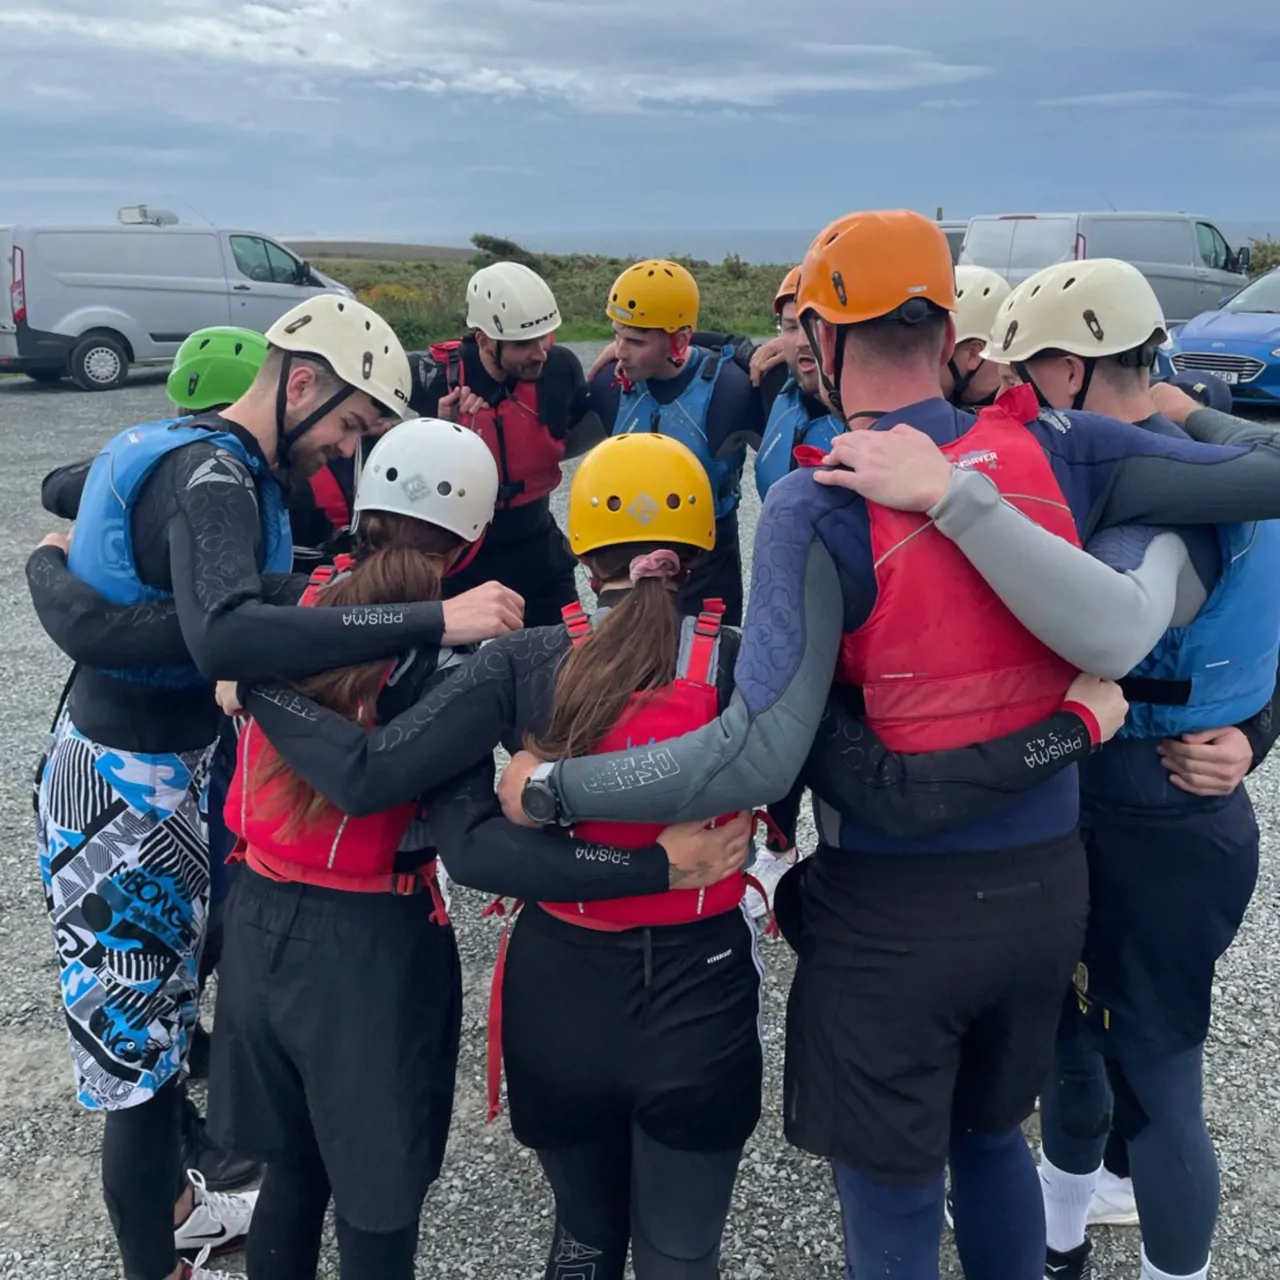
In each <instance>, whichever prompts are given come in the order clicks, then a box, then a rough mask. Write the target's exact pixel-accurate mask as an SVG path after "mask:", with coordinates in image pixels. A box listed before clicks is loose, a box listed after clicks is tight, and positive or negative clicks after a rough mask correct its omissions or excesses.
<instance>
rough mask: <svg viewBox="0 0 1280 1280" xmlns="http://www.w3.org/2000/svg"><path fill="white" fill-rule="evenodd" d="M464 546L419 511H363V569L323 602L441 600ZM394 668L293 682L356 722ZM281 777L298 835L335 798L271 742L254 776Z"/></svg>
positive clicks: (284, 804) (260, 779)
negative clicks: (449, 562)
mask: <svg viewBox="0 0 1280 1280" xmlns="http://www.w3.org/2000/svg"><path fill="white" fill-rule="evenodd" d="M460 545H461V539H460V538H458V537H457V535H456V534H452V533H449V532H448V531H446V530H444V529H440V528H438V527H437V526H436V525H433V524H427V523H426V522H425V521H423V520H415V519H414V518H413V517H412V516H403V515H396V514H394V513H392V512H388V511H366V512H364V513H363V514H362V515H361V517H360V524H359V528H358V531H357V534H356V564H355V567H354V568H353V569H352V570H351V572H350V573H347V574H344V575H343V576H342V577H340V578H337V579H335V580H334V582H333V583H332V584H331V585H330V586H328V587H326V588H325V589H324V590H323V592H322V593H321V595H320V598H319V599H318V600H317V601H316V607H317V608H322V609H323V608H350V607H351V606H353V605H378V604H407V603H412V602H414V601H420V600H438V599H440V595H441V580H440V565H439V561H440V558H441V557H442V556H445V555H448V554H449V552H451V551H454V550H455V549H456V548H457V547H459V546H460ZM386 671H387V659H385V658H384V659H379V660H378V661H376V662H362V663H358V664H356V665H355V666H350V667H338V668H336V669H335V670H333V671H322V672H321V673H320V674H319V675H314V676H307V677H306V678H305V679H302V680H295V681H290V682H289V683H290V687H291V688H294V689H296V690H297V691H298V692H299V693H301V694H305V695H306V696H307V697H308V698H313V699H314V700H315V701H316V702H318V703H320V704H321V706H324V707H328V708H329V710H330V711H336V712H338V714H339V715H342V716H345V717H346V718H347V719H348V720H355V721H357V722H358V723H361V724H370V723H372V721H373V717H374V714H375V710H376V707H377V702H378V694H379V693H380V691H381V686H382V681H383V677H384V676H385V674H386ZM274 778H280V779H282V781H281V783H280V785H279V788H278V791H277V793H276V799H277V803H275V804H273V805H272V809H271V812H273V813H279V814H280V815H282V816H283V817H284V818H285V821H284V823H283V824H282V826H281V829H280V834H281V836H282V837H283V838H284V839H286V840H288V839H294V838H296V837H297V836H298V835H300V834H301V833H302V832H303V831H304V830H305V829H306V828H307V827H308V826H310V825H311V823H313V822H314V821H315V819H316V818H317V817H318V816H319V814H320V813H322V812H323V811H324V809H325V807H326V805H327V804H328V801H327V800H325V798H324V797H323V796H322V795H321V794H320V793H319V792H318V791H316V789H315V788H314V787H313V786H311V784H310V783H309V782H307V781H306V780H305V779H303V778H302V777H300V776H299V775H298V774H297V773H295V772H294V771H293V769H291V768H290V767H289V765H287V764H286V763H285V762H284V760H283V759H282V758H281V757H280V756H279V754H277V752H276V751H275V749H274V748H273V747H272V746H271V744H270V743H269V742H266V741H265V740H264V741H263V752H262V757H261V761H260V763H259V767H258V769H257V771H256V775H255V778H254V781H255V782H256V783H258V784H265V783H268V782H270V781H271V780H272V779H274ZM246 782H247V779H246ZM268 816H270V815H268Z"/></svg>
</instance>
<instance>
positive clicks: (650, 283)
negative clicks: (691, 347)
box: [604, 258, 699, 333]
mask: <svg viewBox="0 0 1280 1280" xmlns="http://www.w3.org/2000/svg"><path fill="white" fill-rule="evenodd" d="M698 300H699V299H698V282H697V281H696V280H695V279H694V278H693V277H692V276H691V275H690V274H689V272H688V271H687V270H686V269H685V268H684V267H682V266H681V265H680V264H679V263H678V262H667V261H666V260H665V259H662V258H650V259H648V260H647V261H645V262H637V263H636V265H635V266H634V267H628V268H627V269H626V270H625V271H624V272H623V273H622V274H621V275H620V276H619V277H618V278H617V279H616V280H615V281H614V282H613V288H612V289H610V290H609V301H608V302H606V303H605V308H604V313H605V315H606V316H608V318H609V319H610V320H616V321H617V322H618V323H619V324H625V325H629V326H630V327H631V328H633V329H662V330H663V331H664V332H666V333H678V332H679V331H680V330H681V329H696V328H697V327H698Z"/></svg>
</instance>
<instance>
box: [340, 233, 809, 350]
mask: <svg viewBox="0 0 1280 1280" xmlns="http://www.w3.org/2000/svg"><path fill="white" fill-rule="evenodd" d="M472 242H473V243H474V244H475V246H476V248H477V249H478V250H479V251H480V253H479V254H478V255H477V257H476V258H475V259H474V260H473V262H388V261H377V260H370V261H366V260H364V259H354V258H329V259H317V261H316V264H315V265H316V267H317V268H318V269H319V270H321V271H323V272H324V273H325V274H326V275H329V276H333V277H334V278H335V279H337V280H341V281H342V283H343V284H345V285H347V286H348V287H349V288H351V289H354V290H355V292H356V294H357V296H358V297H359V298H360V300H361V301H362V302H365V303H367V304H368V305H369V306H371V307H373V308H374V310H375V311H377V312H378V313H379V314H380V315H382V316H384V317H385V318H386V320H387V321H388V322H389V323H390V324H391V326H392V327H393V328H394V329H395V331H396V333H397V334H398V335H399V337H400V341H401V342H403V343H404V344H405V347H406V348H407V349H408V350H410V351H414V350H421V349H422V348H423V347H424V346H426V345H427V344H428V343H430V342H438V341H441V340H443V339H448V338H456V337H458V336H460V335H461V334H462V332H463V330H464V328H465V326H466V286H467V281H468V280H469V279H470V278H471V274H472V272H473V271H474V270H475V265H476V264H480V265H483V264H484V262H488V261H495V262H496V261H498V260H500V258H506V259H508V260H512V261H524V262H525V263H526V264H527V265H529V266H532V267H534V269H535V270H536V271H538V272H539V273H540V274H541V275H542V276H543V277H544V278H545V279H546V281H547V283H548V284H549V285H550V286H551V288H552V289H553V290H554V291H555V295H556V301H557V302H558V303H559V304H560V312H561V314H562V315H563V316H564V324H563V325H562V326H561V327H560V329H559V330H558V331H557V333H556V337H557V338H559V339H560V340H561V341H574V340H579V341H580V340H585V339H606V338H608V337H610V336H611V333H612V329H611V327H610V324H609V321H608V320H606V319H605V315H604V301H605V297H606V296H607V294H608V291H609V287H610V285H612V284H613V282H614V280H616V279H617V277H618V275H619V274H620V273H621V271H622V270H623V268H624V267H627V266H630V265H631V263H632V262H633V261H634V259H631V258H608V257H601V256H599V255H595V254H542V255H538V256H535V255H533V254H530V253H528V252H527V251H526V250H524V249H522V248H521V247H520V246H519V245H518V244H515V243H514V242H513V241H509V240H502V239H500V238H499V237H496V236H482V235H477V236H475V237H473V241H472ZM677 260H678V261H681V262H682V263H683V265H685V266H686V267H688V268H689V270H690V271H692V272H693V274H694V277H695V278H696V279H697V281H698V289H699V291H700V293H701V295H702V306H701V315H700V317H699V321H698V322H699V324H700V325H701V327H702V328H704V329H718V330H723V331H725V332H731V333H741V334H748V335H760V334H766V333H771V332H772V331H773V327H774V318H773V295H774V293H775V292H776V291H777V288H778V284H779V282H780V281H781V280H782V277H783V276H784V275H785V274H786V272H787V267H785V266H758V265H754V264H752V263H748V262H743V261H742V260H741V259H740V258H739V257H738V256H737V255H736V254H730V255H729V257H727V258H726V259H725V260H724V262H723V263H720V264H718V265H713V264H711V263H708V262H701V261H698V260H697V259H677Z"/></svg>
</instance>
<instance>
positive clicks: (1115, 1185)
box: [1086, 1169, 1138, 1227]
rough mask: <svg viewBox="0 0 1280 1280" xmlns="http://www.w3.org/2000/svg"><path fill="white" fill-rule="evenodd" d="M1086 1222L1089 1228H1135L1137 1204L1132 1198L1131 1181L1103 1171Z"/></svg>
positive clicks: (1108, 1170)
mask: <svg viewBox="0 0 1280 1280" xmlns="http://www.w3.org/2000/svg"><path fill="white" fill-rule="evenodd" d="M1086 1222H1087V1224H1088V1225H1089V1226H1091V1227H1136V1226H1137V1225H1138V1202H1137V1201H1136V1200H1135V1199H1134V1198H1133V1182H1132V1180H1131V1179H1129V1178H1117V1177H1116V1175H1115V1174H1114V1173H1112V1172H1111V1170H1110V1169H1103V1171H1102V1176H1101V1177H1100V1178H1099V1179H1098V1189H1097V1190H1096V1191H1095V1192H1094V1193H1093V1200H1092V1201H1091V1202H1090V1204H1089V1216H1088V1218H1087V1219H1086Z"/></svg>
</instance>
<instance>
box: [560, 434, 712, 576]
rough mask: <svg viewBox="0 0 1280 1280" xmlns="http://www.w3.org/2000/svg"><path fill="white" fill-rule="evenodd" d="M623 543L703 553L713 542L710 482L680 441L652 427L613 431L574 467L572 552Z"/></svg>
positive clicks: (587, 550) (570, 538) (571, 505)
mask: <svg viewBox="0 0 1280 1280" xmlns="http://www.w3.org/2000/svg"><path fill="white" fill-rule="evenodd" d="M624 542H671V543H680V544H682V545H684V546H690V547H699V548H701V549H702V550H703V551H710V550H711V548H712V547H714V546H715V545H716V511H715V501H714V499H713V498H712V496H711V481H710V480H708V479H707V472H706V468H705V467H703V465H702V463H700V462H699V461H698V459H697V458H696V457H695V456H694V454H693V452H692V451H691V450H690V449H687V448H686V447H685V446H684V445H682V444H681V443H680V441H679V440H673V439H672V438H671V437H670V436H663V435H657V434H654V433H650V432H641V433H631V434H628V435H622V436H611V437H610V438H609V439H608V440H604V441H602V442H601V443H600V444H598V445H596V447H595V448H594V449H592V450H591V451H590V452H589V453H588V454H587V455H586V457H584V458H583V459H582V462H581V463H580V464H579V466H578V469H577V471H575V472H574V475H573V482H572V483H571V484H570V486H569V543H570V545H571V546H572V548H573V553H574V555H577V556H582V555H586V554H587V553H588V552H591V551H598V550H599V549H600V548H601V547H616V546H619V545H620V544H622V543H624Z"/></svg>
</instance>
